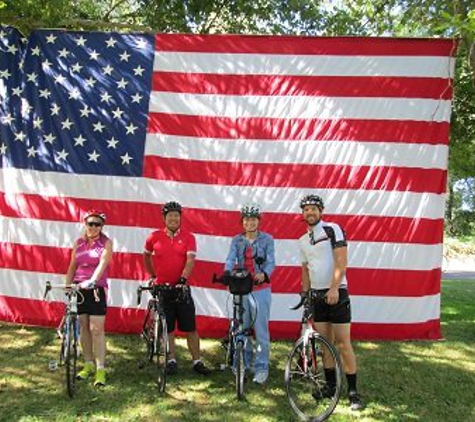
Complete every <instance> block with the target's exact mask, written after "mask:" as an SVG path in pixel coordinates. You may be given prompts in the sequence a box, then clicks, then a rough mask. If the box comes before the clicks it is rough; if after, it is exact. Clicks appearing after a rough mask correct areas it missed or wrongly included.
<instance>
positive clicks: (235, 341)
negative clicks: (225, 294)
mask: <svg viewBox="0 0 475 422" xmlns="http://www.w3.org/2000/svg"><path fill="white" fill-rule="evenodd" d="M212 282H213V283H219V284H222V285H224V286H227V287H228V290H229V293H231V295H232V297H233V316H232V318H231V319H230V322H229V329H228V332H227V335H226V337H225V338H224V340H223V341H222V342H221V344H222V346H223V348H224V350H225V364H224V367H223V369H225V367H226V366H229V367H230V368H232V369H233V372H234V374H235V378H236V396H237V398H238V400H242V399H243V398H244V381H245V376H246V367H245V362H244V351H245V350H246V345H247V342H248V341H249V340H250V336H251V335H252V326H253V324H252V322H251V324H250V326H249V327H246V326H245V324H244V312H245V308H244V296H246V295H249V294H250V293H251V292H252V289H253V286H254V280H253V279H252V276H251V274H250V273H249V271H247V270H233V271H227V272H225V273H224V274H223V275H221V276H220V277H218V276H216V274H214V275H213V280H212ZM266 282H269V279H268V278H267V277H266Z"/></svg>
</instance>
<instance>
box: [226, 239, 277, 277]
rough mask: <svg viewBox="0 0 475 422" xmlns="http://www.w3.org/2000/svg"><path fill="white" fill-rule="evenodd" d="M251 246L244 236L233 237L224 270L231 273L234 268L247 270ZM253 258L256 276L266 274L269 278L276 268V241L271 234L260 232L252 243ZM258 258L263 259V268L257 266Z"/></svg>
mask: <svg viewBox="0 0 475 422" xmlns="http://www.w3.org/2000/svg"><path fill="white" fill-rule="evenodd" d="M249 245H251V242H249V240H247V239H246V238H245V237H244V235H243V234H238V235H237V236H234V237H233V240H232V241H231V247H230V249H229V253H228V257H227V258H226V264H225V267H224V269H225V270H226V271H231V270H232V269H234V268H240V269H244V268H245V260H246V249H247V248H248V246H249ZM252 256H253V257H254V267H255V270H256V274H259V273H262V272H265V273H266V274H267V275H268V276H269V277H270V275H271V273H272V271H274V268H275V253H274V239H273V238H272V236H271V235H270V234H267V233H262V232H259V233H258V235H257V238H256V240H254V242H252ZM256 258H262V259H263V263H262V264H261V266H259V265H257V263H256Z"/></svg>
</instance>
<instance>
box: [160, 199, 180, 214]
mask: <svg viewBox="0 0 475 422" xmlns="http://www.w3.org/2000/svg"><path fill="white" fill-rule="evenodd" d="M170 211H178V212H179V213H180V214H181V205H180V204H179V203H178V202H175V201H170V202H167V203H165V204H164V205H163V208H162V215H163V216H166V215H167V214H168V213H169V212H170Z"/></svg>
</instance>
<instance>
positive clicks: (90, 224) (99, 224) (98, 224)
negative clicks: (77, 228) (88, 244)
mask: <svg viewBox="0 0 475 422" xmlns="http://www.w3.org/2000/svg"><path fill="white" fill-rule="evenodd" d="M86 224H87V226H88V227H102V223H99V222H97V221H88V222H87V223H86Z"/></svg>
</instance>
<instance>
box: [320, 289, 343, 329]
mask: <svg viewBox="0 0 475 422" xmlns="http://www.w3.org/2000/svg"><path fill="white" fill-rule="evenodd" d="M316 292H317V296H318V298H317V299H315V300H314V301H313V306H312V311H313V321H314V322H331V323H333V324H348V323H350V322H351V304H350V296H349V295H348V290H346V289H339V290H338V293H339V298H338V303H336V304H335V305H328V304H327V303H326V301H325V299H324V298H323V296H324V295H325V293H326V292H328V289H323V290H316Z"/></svg>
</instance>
